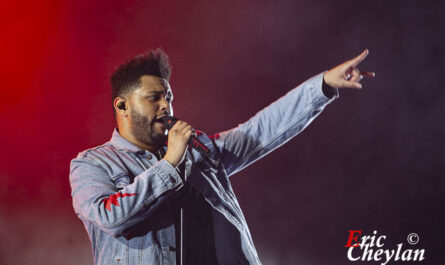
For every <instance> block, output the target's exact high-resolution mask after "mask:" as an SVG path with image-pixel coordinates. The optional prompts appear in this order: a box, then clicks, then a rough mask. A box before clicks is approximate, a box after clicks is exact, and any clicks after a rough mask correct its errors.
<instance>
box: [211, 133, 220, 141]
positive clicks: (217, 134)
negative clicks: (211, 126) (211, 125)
mask: <svg viewBox="0 0 445 265" xmlns="http://www.w3.org/2000/svg"><path fill="white" fill-rule="evenodd" d="M219 137H220V136H219V133H216V134H214V135H209V138H210V139H212V140H218V139H219Z"/></svg>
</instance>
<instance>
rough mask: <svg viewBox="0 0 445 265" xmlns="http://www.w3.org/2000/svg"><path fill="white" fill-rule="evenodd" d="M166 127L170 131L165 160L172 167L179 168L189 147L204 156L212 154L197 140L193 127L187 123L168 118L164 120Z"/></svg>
mask: <svg viewBox="0 0 445 265" xmlns="http://www.w3.org/2000/svg"><path fill="white" fill-rule="evenodd" d="M164 125H165V128H167V130H168V147H167V153H166V154H165V156H164V159H165V160H167V161H168V162H169V163H170V164H171V165H172V166H174V167H177V166H178V165H179V164H180V163H181V162H182V160H184V157H185V150H186V148H187V146H190V147H191V148H193V149H195V150H197V151H199V152H200V153H201V154H202V155H204V156H207V155H208V154H209V153H210V151H209V150H208V148H207V147H205V146H204V145H203V144H202V143H201V142H199V141H198V139H196V137H195V133H194V130H193V128H192V126H190V125H189V124H188V123H187V122H185V121H181V120H178V119H177V118H176V117H173V116H168V117H165V118H164Z"/></svg>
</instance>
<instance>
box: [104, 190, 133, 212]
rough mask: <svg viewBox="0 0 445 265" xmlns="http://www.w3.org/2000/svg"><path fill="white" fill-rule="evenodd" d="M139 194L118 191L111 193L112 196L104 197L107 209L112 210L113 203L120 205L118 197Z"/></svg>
mask: <svg viewBox="0 0 445 265" xmlns="http://www.w3.org/2000/svg"><path fill="white" fill-rule="evenodd" d="M134 195H137V193H120V192H118V193H116V194H112V195H110V197H108V198H105V199H104V201H103V202H104V203H105V209H107V210H108V211H111V205H112V204H113V205H116V206H120V204H119V201H118V200H117V199H118V198H124V197H131V196H134Z"/></svg>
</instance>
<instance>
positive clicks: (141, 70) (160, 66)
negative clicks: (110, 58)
mask: <svg viewBox="0 0 445 265" xmlns="http://www.w3.org/2000/svg"><path fill="white" fill-rule="evenodd" d="M170 73H171V66H170V64H169V62H168V56H167V54H165V52H164V51H163V50H162V49H161V48H157V49H156V50H154V51H149V52H146V53H144V54H140V55H137V56H135V57H134V58H132V59H130V60H128V61H127V62H126V63H124V64H122V65H120V66H118V67H117V68H116V70H115V71H114V73H113V74H112V75H111V78H110V81H111V100H112V102H114V99H115V98H116V97H119V96H123V95H125V94H127V93H128V92H131V91H132V90H133V89H136V88H138V87H140V86H141V85H142V82H141V77H142V76H143V75H152V76H156V77H160V78H164V79H167V80H169V79H170ZM113 109H114V108H113Z"/></svg>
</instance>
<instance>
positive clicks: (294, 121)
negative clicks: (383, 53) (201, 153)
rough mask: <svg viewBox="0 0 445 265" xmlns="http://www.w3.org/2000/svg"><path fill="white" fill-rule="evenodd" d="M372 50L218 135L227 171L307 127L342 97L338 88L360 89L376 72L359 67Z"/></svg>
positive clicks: (289, 93)
mask: <svg viewBox="0 0 445 265" xmlns="http://www.w3.org/2000/svg"><path fill="white" fill-rule="evenodd" d="M368 53H369V52H368V50H364V51H363V52H362V53H361V54H360V55H358V56H357V57H355V58H353V59H351V60H348V61H346V62H344V63H342V64H340V65H338V66H337V67H334V68H332V69H331V70H329V71H327V72H325V73H320V74H318V75H316V76H314V77H312V78H310V79H309V80H307V81H306V82H304V83H302V84H301V85H299V86H298V87H296V88H294V89H293V90H291V91H290V92H288V93H287V94H286V95H285V96H283V97H281V98H280V99H278V100H277V101H275V102H273V103H272V104H270V105H269V106H267V107H266V108H264V109H263V110H261V111H260V112H258V113H257V114H256V115H255V116H253V117H252V118H251V119H249V120H248V121H247V122H245V123H243V124H240V125H239V126H238V127H236V128H233V129H231V130H228V131H225V132H222V133H219V134H218V135H217V137H214V139H215V144H216V145H217V147H218V148H219V150H220V153H221V158H222V161H223V164H224V167H225V169H226V172H227V174H228V175H229V176H230V175H232V174H234V173H236V172H238V171H240V170H242V169H243V168H245V167H246V166H248V165H249V164H251V163H253V162H255V161H256V160H258V159H260V158H261V157H263V156H265V155H266V154H268V153H270V152H271V151H273V150H275V149H276V148H278V147H280V146H281V145H283V144H284V143H286V142H287V141H289V140H290V139H291V138H292V137H294V136H296V135H297V134H298V133H300V132H301V131H303V130H304V129H305V128H306V127H307V126H308V125H309V124H310V123H311V122H312V121H313V120H314V119H315V118H316V117H317V116H318V115H319V114H320V113H321V111H322V110H323V109H324V108H325V106H326V105H327V104H329V103H330V102H331V101H332V100H334V99H335V98H337V97H338V91H337V88H355V89H360V88H361V87H362V86H361V84H360V81H361V79H362V78H363V77H373V76H375V74H374V73H372V72H364V71H359V70H358V68H357V66H358V64H359V63H360V62H361V61H363V60H364V59H365V58H366V56H367V55H368ZM323 85H324V86H330V87H331V89H332V90H334V93H332V95H329V96H330V97H331V98H328V97H327V95H325V94H324V93H323V89H322V88H323Z"/></svg>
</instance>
